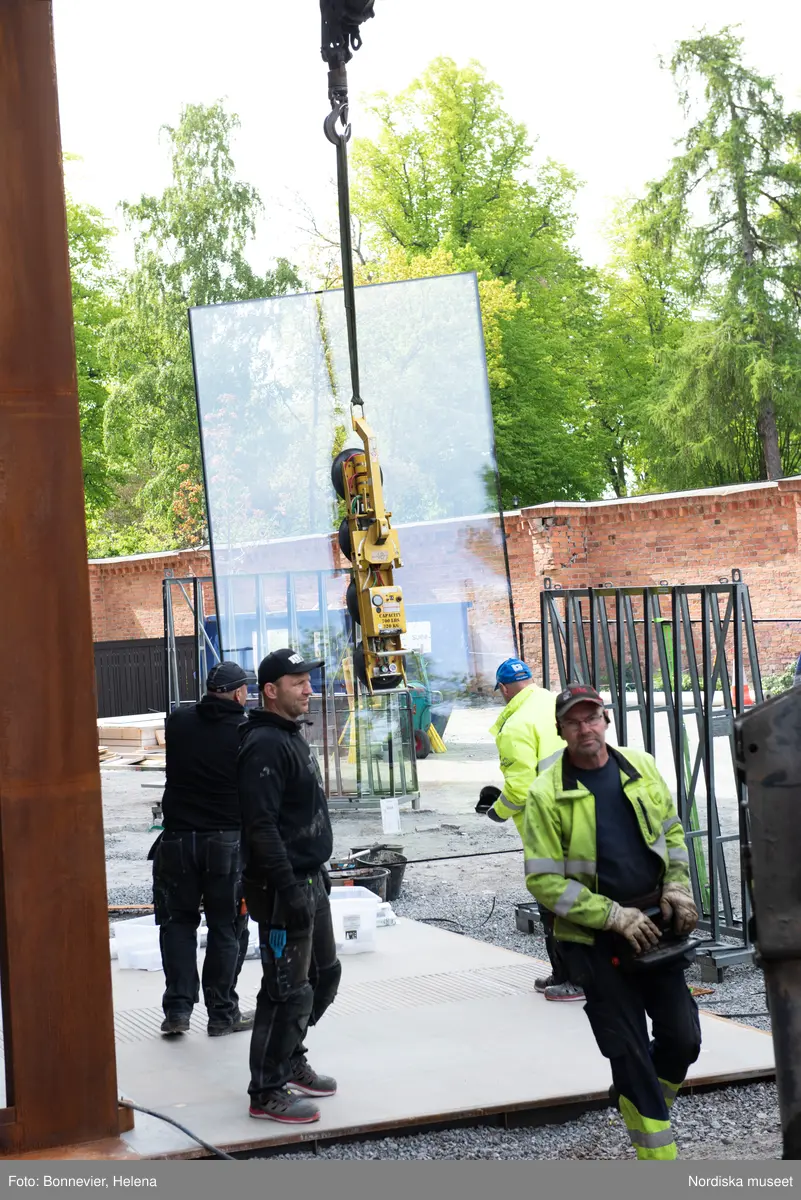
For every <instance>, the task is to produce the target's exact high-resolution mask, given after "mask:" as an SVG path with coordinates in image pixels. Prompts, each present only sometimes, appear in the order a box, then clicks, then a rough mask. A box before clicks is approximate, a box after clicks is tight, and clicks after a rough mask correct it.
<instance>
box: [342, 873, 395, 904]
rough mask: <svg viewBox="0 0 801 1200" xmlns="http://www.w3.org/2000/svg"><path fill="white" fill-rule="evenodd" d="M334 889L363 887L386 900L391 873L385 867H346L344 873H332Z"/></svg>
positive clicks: (380, 898)
mask: <svg viewBox="0 0 801 1200" xmlns="http://www.w3.org/2000/svg"><path fill="white" fill-rule="evenodd" d="M329 874H330V876H331V884H332V886H333V887H363V888H367V889H368V890H369V891H371V892H375V894H376V896H378V898H379V900H386V898H387V892H388V890H389V871H388V870H387V869H386V868H385V867H377V866H359V867H346V868H345V870H343V871H330V872H329Z"/></svg>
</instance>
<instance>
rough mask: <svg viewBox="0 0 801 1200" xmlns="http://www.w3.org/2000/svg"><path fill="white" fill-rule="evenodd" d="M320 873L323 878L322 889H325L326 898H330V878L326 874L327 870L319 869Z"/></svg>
mask: <svg viewBox="0 0 801 1200" xmlns="http://www.w3.org/2000/svg"><path fill="white" fill-rule="evenodd" d="M320 873H321V875H322V877H323V887H324V888H325V894H326V896H330V895H331V876H330V875H329V874H328V868H327V867H321V868H320Z"/></svg>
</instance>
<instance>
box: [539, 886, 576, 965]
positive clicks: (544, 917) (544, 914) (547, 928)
mask: <svg viewBox="0 0 801 1200" xmlns="http://www.w3.org/2000/svg"><path fill="white" fill-rule="evenodd" d="M537 908H538V909H539V913H540V921H541V922H542V932H543V936H544V938H545V952H546V954H547V955H548V961H549V962H550V964H551V974H552V975H553V981H554V984H559V983H569V982H572V980H568V977H567V973H566V971H565V964H564V961H563V959H562V956H561V954H560V953H559V943H558V942H557V940H556V938H555V937H554V935H553V922H554V915H553V913H552V912H549V911H548V909H547V908H543V907H542V905H541V904H540V903H539V902H538V903H537Z"/></svg>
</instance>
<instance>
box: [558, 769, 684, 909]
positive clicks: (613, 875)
mask: <svg viewBox="0 0 801 1200" xmlns="http://www.w3.org/2000/svg"><path fill="white" fill-rule="evenodd" d="M570 771H571V774H572V775H573V776H574V778H575V779H577V780H578V781H579V782H580V783H582V784H583V785H584V787H585V788H586V789H587V791H588V792H591V793H592V795H593V796H594V797H595V838H596V849H595V859H596V862H597V864H598V865H597V868H596V869H597V872H598V891H599V892H600V894H601V895H602V896H608V897H609V899H610V900H617V902H618V903H619V904H625V903H626V901H628V900H636V899H639V898H640V897H642V896H647V895H649V894H650V893H651V892H655V891H656V890H657V888H658V887H659V885H660V881H661V877H662V865H661V863H660V861H659V857H658V856H657V855H656V854H654V852H653V850H649V849H648V847H647V846H646V844H645V839H644V838H643V836H642V833H641V831H640V826H639V823H638V821H637V815H636V813H635V812H634V808H633V806H632V803H631V801H630V800H629V798H628V796H627V795H626V793H625V792H624V791H623V783H622V781H621V778H620V767H619V766H618V764H617V763H616V762H615V760H614V758H613V757H612V755H611V754H610V756H609V761H608V762H607V763H606V764H605V765H604V766H603V767H597V768H595V769H594V770H591V771H587V770H581V769H579V768H578V767H576V766H575V764H573V763H572V762H571V764H570Z"/></svg>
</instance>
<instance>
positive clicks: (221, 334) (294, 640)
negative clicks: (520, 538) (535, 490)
mask: <svg viewBox="0 0 801 1200" xmlns="http://www.w3.org/2000/svg"><path fill="white" fill-rule="evenodd" d="M356 303H357V317H358V330H359V357H360V365H361V381H362V396H363V399H364V402H365V412H364V415H365V417H366V419H367V421H368V422H369V424H370V425H371V426H372V428H373V429H374V431H375V433H376V435H377V438H378V448H379V457H380V462H381V465H382V469H383V473H384V491H385V500H386V503H387V506H388V507H389V509H390V510H391V513H392V523H393V525H394V526H395V528H396V529H397V530H398V532H399V537H400V546H401V553H402V557H403V567H402V568H401V569H399V570H398V571H397V573H396V580H397V582H398V583H399V584H400V585H401V586H402V588H403V591H404V600H405V603H406V613H407V623H408V633H407V634H406V637H405V639H404V645H405V646H406V648H407V649H408V650H409V652H410V653H409V657H408V659H407V662H408V675H409V681H410V683H412V684H413V685H414V686H413V689H412V695H411V697H406V696H402V697H399V696H395V697H394V699H393V701H392V704H389V702H386V703H385V702H384V700H382V701H381V703H378V702H375V701H371V702H370V703H369V704H368V703H367V698H366V697H364V698H361V697H360V696H359V695H358V693H359V691H360V689H359V687H358V685H356V687H355V688H354V684H353V680H352V677H351V674H350V653H349V649H348V647H349V644H350V639H351V622H350V618H349V617H348V615H347V611H346V609H345V603H344V594H345V587H346V585H347V581H348V574H347V569H348V563H347V561H346V560H345V559H343V558H342V556H341V554H340V551H339V548H338V545H337V539H336V532H335V531H336V530H337V529H338V527H339V523H340V520H341V518H342V515H343V514H342V511H341V502H340V501H339V499H338V497H337V496H336V494H335V492H334V489H333V487H332V484H331V474H330V471H331V462H332V459H333V458H334V457H335V455H336V454H337V453H338V452H339V450H341V449H342V448H343V446H347V445H360V443H359V442H358V439H357V438H356V436H355V435H354V433H353V431H352V428H351V424H350V375H349V368H348V346H347V338H346V332H345V319H344V308H343V301H342V294H341V292H326V293H323V294H309V295H302V296H290V297H281V298H278V299H272V300H258V301H247V302H244V303H239V304H230V305H215V306H211V307H207V308H199V309H193V310H192V312H191V314H190V317H191V330H192V344H193V354H194V361H195V375H196V383H197V397H198V411H199V416H200V427H201V436H202V445H203V455H204V466H205V473H206V488H207V500H208V511H209V519H210V526H211V538H212V561H213V568H214V574H215V580H216V586H217V597H218V617H219V624H220V636H221V641H222V650H223V653H224V655H225V656H226V657H228V658H237V659H238V660H239V661H241V662H242V663H243V665H247V666H253V665H255V664H256V662H257V661H258V659H259V658H260V657H261V656H262V655H263V654H265V653H267V651H268V650H270V649H274V648H275V647H277V646H279V645H287V644H290V645H295V646H298V647H299V648H300V649H302V650H303V652H304V653H307V654H314V655H315V656H316V657H321V658H324V660H325V668H324V671H323V672H321V673H320V676H321V677H320V679H319V680H316V681H315V684H316V687H317V688H318V689H319V690H320V692H321V701H320V702H319V704H318V706H317V707H318V719H316V720H315V726H314V728H313V732H312V737H313V738H314V739H315V740H316V741H317V743H318V745H319V748H320V752H321V755H322V756H323V757H324V758H325V761H326V769H327V770H328V771H329V774H330V778H331V781H332V787H333V785H334V781H335V780H336V786H337V787H339V786H340V785H341V787H342V791H343V794H344V795H356V794H359V795H366V794H369V793H370V789H373V788H374V789H375V793H376V794H382V795H384V794H393V792H397V791H398V789H399V788H400V789H401V791H400V794H407V792H408V791H409V790H410V780H413V775H414V768H413V763H412V764H408V763H407V762H406V760H405V759H404V757H403V754H401V762H403V763H404V764H405V765H404V770H403V771H402V772H400V774H403V775H405V776H407V778H406V779H405V781H403V782H400V783H399V780H398V776H399V770H398V753H399V745H398V743H397V742H396V738H397V739H400V748H402V747H404V746H405V745H406V743H407V742H408V740H409V738H410V737H411V729H409V730H406V731H405V732H404V730H405V727H406V725H407V724H409V725H410V726H411V723H412V722H414V721H415V720H416V721H417V722H418V723H419V722H420V721H421V720H426V719H430V718H427V716H426V713H425V706H426V704H428V703H430V702H433V708H434V717H435V721H434V723H435V727H436V726H437V725H438V724H439V725H442V724H443V722H444V721H445V720H446V719H447V716H448V714H449V712H450V711H451V709H452V707H453V705H454V704H456V705H463V704H476V703H482V702H484V701H485V700H486V699H488V697H489V695H490V694H491V691H492V688H493V686H494V673H495V669H496V666H497V664H498V662H499V661H500V660H501V659H502V658H504V657H506V656H507V655H508V654H511V653H513V637H512V622H511V612H510V603H509V596H510V591H509V581H508V573H507V569H506V561H505V553H504V545H503V537H502V530H501V524H500V518H499V515H498V501H497V482H496V467H495V455H494V444H493V434H492V416H491V409H490V402H489V392H488V386H487V375H486V364H485V358H484V344H483V338H482V333H481V317H480V311H479V305H478V291H477V286H476V279H475V275H473V274H472V273H471V274H461V275H449V276H442V277H438V278H434V279H422V280H412V281H408V282H402V283H393V284H382V285H377V286H374V287H368V288H358V289H357V294H356ZM323 695H324V698H325V702H324V703H323ZM337 697H338V698H339V699H337ZM337 705H338V706H339V707H338V708H337ZM410 705H411V709H412V711H411V712H409V711H407V710H408V709H409V707H410ZM379 709H380V710H381V712H380V713H379V712H378V710H379ZM353 713H355V716H352V714H353ZM404 714H405V715H404ZM323 724H325V726H326V728H325V730H323V729H322V726H323ZM382 730H383V732H382ZM387 730H390V731H391V733H390V736H389V740H388V741H387V736H386V733H387ZM334 731H335V732H336V736H334ZM356 731H360V732H358V735H357V732H356ZM340 737H341V738H342V744H341V745H340V751H339V757H336V756H335V755H334V751H333V750H332V748H331V747H332V744H333V743H332V738H333V741H336V739H337V738H340ZM352 743H353V744H352ZM376 746H377V747H378V752H377V753H376V754H373V753H372V751H370V752H369V753H368V750H367V749H366V748H368V747H373V749H375V747H376ZM365 755H367V757H366V758H365ZM349 760H350V761H349ZM376 763H379V764H380V769H379V768H377V767H376ZM409 765H410V769H411V774H410V773H409V771H407V769H406V766H409ZM390 766H391V769H390ZM390 780H391V781H390ZM365 781H367V782H365ZM414 786H415V787H416V781H414ZM387 789H389V791H388V790H387Z"/></svg>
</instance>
